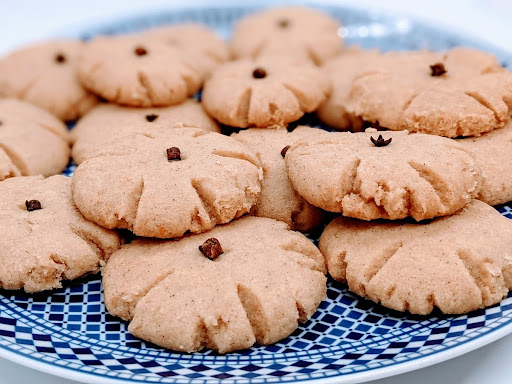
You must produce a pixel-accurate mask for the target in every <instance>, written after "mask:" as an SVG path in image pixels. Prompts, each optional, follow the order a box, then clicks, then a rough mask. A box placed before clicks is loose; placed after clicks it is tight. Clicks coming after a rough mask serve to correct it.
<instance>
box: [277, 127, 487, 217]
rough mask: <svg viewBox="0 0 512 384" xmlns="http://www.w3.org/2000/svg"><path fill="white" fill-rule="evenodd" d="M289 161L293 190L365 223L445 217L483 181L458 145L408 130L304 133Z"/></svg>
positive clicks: (326, 208) (287, 155) (310, 199)
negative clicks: (383, 220)
mask: <svg viewBox="0 0 512 384" xmlns="http://www.w3.org/2000/svg"><path fill="white" fill-rule="evenodd" d="M379 135H381V136H380V138H379ZM372 141H374V142H375V144H374V143H373V142H372ZM286 166H287V169H288V174H289V177H290V180H291V182H292V184H293V186H294V188H295V190H296V191H297V192H298V193H299V194H300V195H301V196H302V197H304V198H305V199H306V200H307V201H309V202H310V203H311V204H313V205H315V206H317V207H320V208H322V209H325V210H327V211H331V212H341V213H342V214H343V215H345V216H350V217H355V218H358V219H363V220H373V219H378V218H384V219H392V220H395V219H400V218H405V217H408V216H412V217H413V218H414V219H416V220H423V219H430V218H433V217H436V216H443V215H449V214H451V213H454V212H456V211H458V210H459V209H461V208H462V207H464V205H466V204H467V203H468V202H470V201H471V199H473V198H475V197H476V196H477V194H478V191H479V189H480V186H481V179H480V171H479V168H478V166H477V165H476V164H475V160H474V159H473V157H472V156H471V155H469V154H468V153H467V152H466V151H465V150H464V149H463V147H461V146H460V145H458V144H457V143H455V142H454V141H453V140H450V139H447V138H444V137H439V136H432V135H424V134H411V135H409V134H408V133H407V132H377V133H376V132H361V133H349V132H339V133H329V134H326V135H322V136H318V137H308V138H307V139H303V140H299V141H298V142H296V143H295V144H293V145H292V146H291V147H290V149H289V150H288V152H287V153H286Z"/></svg>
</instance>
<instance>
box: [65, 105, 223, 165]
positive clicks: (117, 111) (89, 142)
mask: <svg viewBox="0 0 512 384" xmlns="http://www.w3.org/2000/svg"><path fill="white" fill-rule="evenodd" d="M154 127H168V128H173V127H187V128H188V127H194V128H201V129H204V130H205V131H211V132H219V133H220V129H219V126H218V125H217V123H216V122H215V121H214V120H213V119H211V118H210V117H209V116H208V115H207V114H206V112H204V110H203V108H202V107H201V104H200V103H199V102H197V101H196V100H194V99H187V100H186V101H185V102H184V103H181V104H178V105H172V106H170V107H160V108H130V107H121V106H118V105H115V104H100V105H98V106H97V107H96V108H94V109H93V110H92V111H90V112H89V113H88V114H87V115H85V116H84V117H83V118H82V119H80V121H78V123H77V124H76V126H75V128H73V130H72V131H71V137H72V140H73V142H74V145H73V151H72V156H73V161H74V162H75V163H76V164H80V163H82V162H83V161H84V160H85V159H88V158H89V157H91V156H93V155H94V153H95V151H96V150H97V149H101V147H102V146H103V145H105V144H106V143H109V142H111V141H112V140H117V139H118V138H119V137H120V136H122V135H125V134H132V133H135V132H143V131H144V130H146V129H151V128H154Z"/></svg>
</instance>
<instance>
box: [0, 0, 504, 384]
mask: <svg viewBox="0 0 512 384" xmlns="http://www.w3.org/2000/svg"><path fill="white" fill-rule="evenodd" d="M316 7H318V5H316ZM320 8H322V9H324V10H325V11H327V12H329V13H330V14H331V15H333V16H334V17H336V18H338V19H340V20H341V22H342V23H343V25H344V27H343V28H342V29H341V30H340V34H341V35H342V36H343V37H344V38H345V41H346V42H347V44H359V45H361V46H363V47H365V48H370V47H378V48H380V49H382V50H391V49H393V50H397V49H399V50H400V49H421V48H428V49H431V50H443V49H447V48H450V47H453V46H455V45H466V46H473V47H476V48H481V49H484V50H487V51H491V52H493V53H494V54H496V55H497V56H498V57H499V59H500V60H501V61H502V62H503V64H504V65H507V63H512V55H510V54H509V53H506V52H503V51H499V50H497V49H495V48H493V47H489V46H488V45H484V44H480V43H478V42H475V41H471V40H468V39H467V38H465V37H463V36H458V35H456V34H453V33H450V32H446V31H442V30H439V29H435V28H433V27H430V26H427V25H424V24H421V23H418V22H416V21H414V20H411V19H409V18H407V17H401V16H396V15H390V14H387V13H383V12H379V11H370V12H369V11H365V10H361V9H354V8H348V7H341V6H324V7H320ZM254 9H255V8H252V7H248V6H242V7H215V8H189V9H181V10H178V11H173V12H160V13H154V14H148V15H140V16H138V17H137V18H134V19H128V20H124V21H119V22H113V23H111V24H109V25H108V26H93V27H91V28H88V29H87V30H86V31H83V32H82V33H81V34H80V37H82V38H84V39H88V38H90V37H92V36H94V35H97V34H115V33H126V32H133V31H137V30H140V29H144V28H148V27H150V26H155V25H160V24H165V23H173V22H183V21H193V22H201V23H205V24H207V25H209V26H210V27H213V28H215V29H216V30H217V31H219V33H220V34H221V35H223V36H224V37H226V38H227V37H228V36H229V31H230V29H231V26H232V24H233V22H235V21H236V20H237V19H239V18H240V17H241V16H243V15H245V14H247V13H249V12H251V11H253V10H254ZM301 123H306V124H310V125H318V121H316V120H315V118H314V117H313V116H306V117H305V118H304V119H303V120H302V121H301ZM73 170H74V167H73V166H70V167H68V169H67V170H66V174H67V175H71V174H72V172H73ZM511 207H512V206H511V205H503V206H500V207H497V209H498V210H499V211H500V213H501V214H502V215H504V216H506V217H508V218H510V219H512V208H511ZM317 235H318V234H311V238H312V239H313V240H315V237H316V236H317ZM327 296H328V298H327V299H326V300H325V301H324V302H323V303H322V304H321V305H320V308H319V309H318V311H317V312H316V313H315V315H314V316H313V318H312V319H311V320H310V321H309V322H308V323H306V324H304V325H302V326H300V327H299V328H298V329H297V330H296V331H295V332H294V333H293V334H292V335H291V336H290V337H288V338H286V339H285V340H282V341H281V342H279V343H277V344H275V345H271V346H266V347H264V346H255V347H253V348H251V349H250V350H246V351H242V352H238V353H231V354H229V355H226V356H223V355H218V354H216V353H214V352H211V351H206V352H202V353H195V354H190V355H188V354H178V353H173V352H171V351H169V350H165V349H162V348H159V347H157V346H154V345H150V344H148V343H145V342H143V341H141V340H139V339H137V338H135V337H133V336H132V335H131V334H130V333H129V332H128V331H127V324H126V323H125V322H121V321H119V320H118V319H116V318H114V317H112V316H110V315H109V314H108V313H107V311H106V309H105V306H104V304H103V293H102V286H101V280H100V279H99V276H97V275H96V276H91V277H89V278H87V279H84V280H81V281H75V282H71V283H67V284H66V285H65V286H64V287H63V288H62V289H59V290H55V291H52V292H50V293H40V294H35V295H28V294H24V293H21V292H18V291H17V292H14V293H13V292H8V291H0V356H2V357H5V358H7V359H10V360H13V361H15V362H18V363H20V364H23V365H26V366H29V367H31V368H35V369H38V370H41V371H45V372H47V373H51V374H54V375H58V376H62V377H66V378H69V379H72V380H77V381H84V382H89V383H116V384H119V383H123V382H127V381H129V382H136V383H176V384H178V383H183V384H185V383H186V384H192V383H198V384H217V383H218V382H220V381H221V380H223V381H225V382H229V383H233V384H235V383H236V384H253V383H286V382H309V383H318V384H319V383H334V382H336V383H355V382H363V381H367V380H374V379H378V378H382V377H386V376H391V375H394V374H398V373H403V372H406V371H410V370H413V369H418V368H421V367H424V366H427V365H431V364H434V363H437V362H440V361H443V360H446V359H449V358H452V357H455V356H458V355H460V354H462V353H466V352H469V351H471V350H473V349H476V348H478V347H480V346H483V345H485V344H487V343H490V342H492V341H494V340H496V339H498V338H500V337H503V336H505V335H506V334H508V333H510V332H512V294H510V295H509V297H508V298H506V299H505V300H503V301H502V302H501V303H500V304H498V305H495V306H493V307H491V308H487V309H485V310H479V311H475V312H472V313H470V314H468V315H464V316H443V315H441V314H440V313H434V314H433V315H432V316H430V317H421V316H412V315H406V314H402V313H398V312H394V311H391V310H388V309H386V308H384V307H382V306H380V305H377V304H374V303H373V302H370V301H367V300H364V299H361V298H359V297H357V296H355V295H353V294H351V293H350V292H347V290H346V287H345V286H344V285H343V284H340V283H337V282H334V281H329V283H328V290H327Z"/></svg>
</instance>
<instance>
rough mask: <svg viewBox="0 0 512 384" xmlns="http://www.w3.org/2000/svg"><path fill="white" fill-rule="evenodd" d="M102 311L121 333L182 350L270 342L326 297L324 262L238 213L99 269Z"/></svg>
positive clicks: (288, 235)
mask: <svg viewBox="0 0 512 384" xmlns="http://www.w3.org/2000/svg"><path fill="white" fill-rule="evenodd" d="M103 287H104V289H105V304H106V306H107V308H108V310H109V312H110V313H111V314H112V315H114V316H119V317H121V318H123V319H125V320H128V321H131V323H130V325H129V327H128V330H129V331H130V332H131V333H132V334H134V335H135V336H137V337H139V338H141V339H144V340H148V341H150V342H151V343H154V344H157V345H160V346H162V347H165V348H170V349H173V350H177V351H182V352H195V351H199V350H201V349H203V348H210V349H214V350H216V351H219V352H220V353H226V352H231V351H234V350H239V349H245V348H249V347H250V346H252V345H253V344H254V343H255V342H258V343H259V344H263V345H266V344H272V343H275V342H277V341H278V340H281V339H283V338H285V337H287V336H288V335H290V334H291V333H292V332H293V331H294V330H295V329H296V328H297V325H298V322H302V323H303V322H306V321H307V320H308V319H309V318H310V317H311V316H312V315H313V313H314V312H315V311H316V308H317V307H318V305H319V304H320V302H321V301H322V300H323V299H324V298H325V295H326V279H325V261H324V259H323V257H322V255H321V254H320V252H319V251H318V249H317V248H316V247H315V246H314V245H313V243H311V242H310V241H309V240H308V239H307V238H306V237H305V236H304V235H301V234H300V233H298V232H293V231H290V230H288V226H287V225H286V224H285V223H283V222H279V221H275V220H271V219H265V218H259V217H245V218H242V219H239V220H236V221H234V222H232V223H230V224H227V225H223V226H219V227H216V228H214V229H213V230H211V231H209V232H207V233H203V234H200V235H192V236H186V237H184V238H182V239H180V240H178V241H155V240H136V241H134V242H132V243H131V244H130V245H127V246H125V247H123V248H122V249H121V250H120V251H118V252H116V253H115V254H114V255H112V257H111V258H110V261H109V263H108V265H107V266H106V267H105V269H104V270H103Z"/></svg>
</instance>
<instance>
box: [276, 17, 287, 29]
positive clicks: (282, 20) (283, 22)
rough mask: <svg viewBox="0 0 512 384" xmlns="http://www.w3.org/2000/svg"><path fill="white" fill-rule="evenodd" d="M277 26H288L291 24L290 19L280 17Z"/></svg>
mask: <svg viewBox="0 0 512 384" xmlns="http://www.w3.org/2000/svg"><path fill="white" fill-rule="evenodd" d="M277 26H278V27H279V28H288V27H289V26H290V20H288V19H280V20H279V21H278V22H277Z"/></svg>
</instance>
